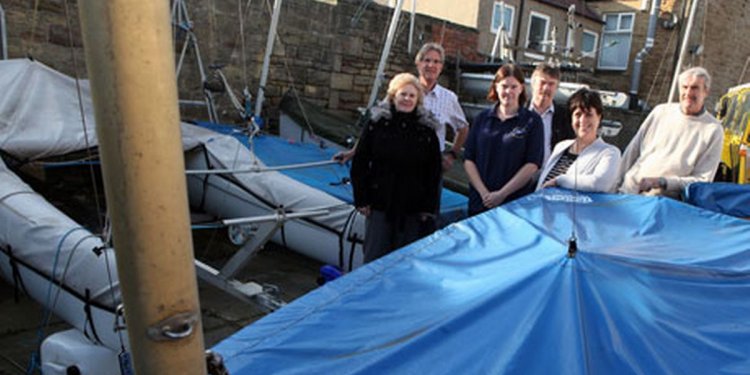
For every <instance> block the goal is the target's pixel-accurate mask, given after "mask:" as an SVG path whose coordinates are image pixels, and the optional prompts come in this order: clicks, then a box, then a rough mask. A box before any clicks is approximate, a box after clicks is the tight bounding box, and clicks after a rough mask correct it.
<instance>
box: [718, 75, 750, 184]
mask: <svg viewBox="0 0 750 375" xmlns="http://www.w3.org/2000/svg"><path fill="white" fill-rule="evenodd" d="M717 118H718V119H719V120H720V121H721V124H722V126H723V127H724V149H723V151H722V156H721V165H720V166H719V173H718V176H717V179H718V180H721V181H731V182H736V183H740V184H746V183H750V180H748V177H750V176H748V171H747V167H748V165H747V149H748V148H750V84H744V85H741V86H737V87H733V88H731V89H729V90H728V91H727V93H726V95H724V96H723V97H722V98H721V101H720V102H719V105H718V111H717Z"/></svg>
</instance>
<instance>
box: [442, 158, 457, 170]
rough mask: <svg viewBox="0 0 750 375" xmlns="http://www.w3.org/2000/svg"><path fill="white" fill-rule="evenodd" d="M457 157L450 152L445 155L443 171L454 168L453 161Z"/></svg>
mask: <svg viewBox="0 0 750 375" xmlns="http://www.w3.org/2000/svg"><path fill="white" fill-rule="evenodd" d="M454 161H455V159H454V158H453V156H451V155H450V154H444V155H443V171H447V170H450V169H451V168H453V162H454Z"/></svg>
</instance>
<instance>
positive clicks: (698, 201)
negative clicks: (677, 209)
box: [685, 182, 750, 218]
mask: <svg viewBox="0 0 750 375" xmlns="http://www.w3.org/2000/svg"><path fill="white" fill-rule="evenodd" d="M685 201H686V202H688V203H690V204H692V205H696V206H698V207H703V208H705V209H707V210H711V211H716V212H721V213H723V214H727V215H732V216H737V217H746V218H750V185H740V184H732V183H728V182H720V183H707V182H696V183H692V184H690V185H688V186H687V188H686V189H685Z"/></svg>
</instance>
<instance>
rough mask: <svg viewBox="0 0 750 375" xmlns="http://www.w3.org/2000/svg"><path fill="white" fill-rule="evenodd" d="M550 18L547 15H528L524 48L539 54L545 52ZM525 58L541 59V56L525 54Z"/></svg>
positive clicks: (534, 13)
mask: <svg viewBox="0 0 750 375" xmlns="http://www.w3.org/2000/svg"><path fill="white" fill-rule="evenodd" d="M549 24H550V18H549V16H547V15H544V14H541V13H536V12H531V14H530V15H529V29H528V30H527V31H526V48H528V49H530V50H536V51H539V52H545V51H547V45H548V44H549V41H548V40H547V35H549ZM526 55H527V56H529V57H532V58H536V59H543V58H544V56H543V55H536V54H534V53H526Z"/></svg>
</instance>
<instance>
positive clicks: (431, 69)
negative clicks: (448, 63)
mask: <svg viewBox="0 0 750 375" xmlns="http://www.w3.org/2000/svg"><path fill="white" fill-rule="evenodd" d="M417 71H419V77H420V78H422V79H423V80H424V81H427V82H428V83H432V82H436V81H437V79H438V77H440V72H442V71H443V60H441V59H440V54H439V53H438V52H437V51H432V50H430V51H427V53H425V54H424V56H422V59H421V60H419V61H418V62H417Z"/></svg>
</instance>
